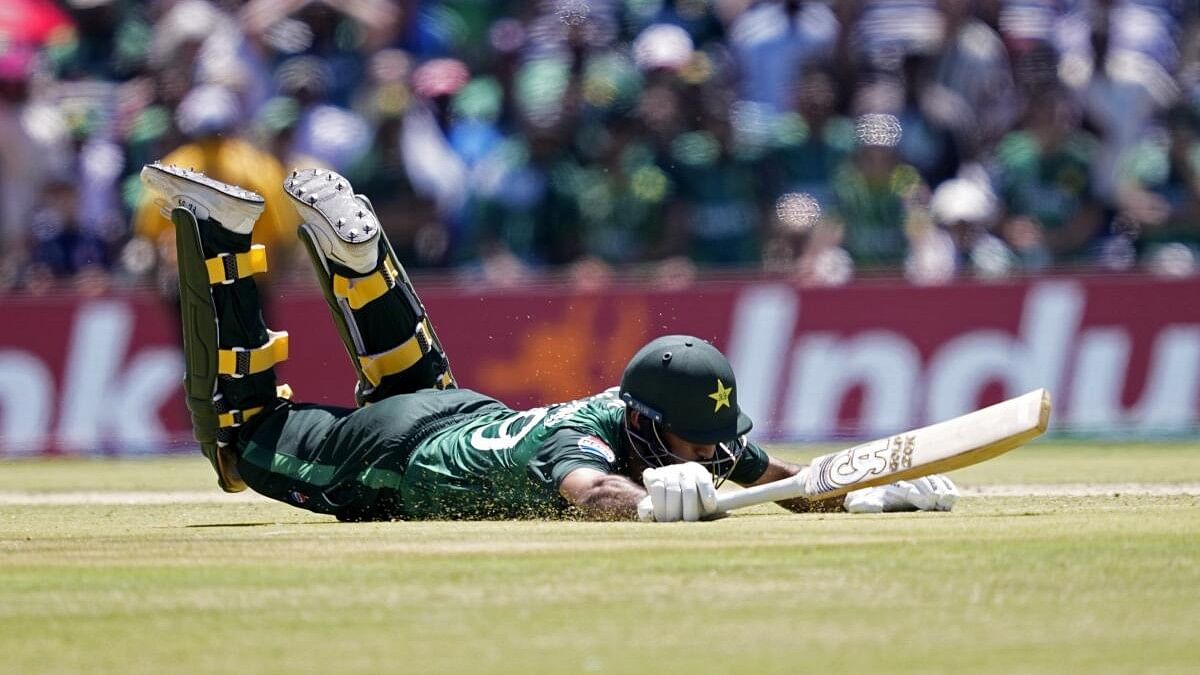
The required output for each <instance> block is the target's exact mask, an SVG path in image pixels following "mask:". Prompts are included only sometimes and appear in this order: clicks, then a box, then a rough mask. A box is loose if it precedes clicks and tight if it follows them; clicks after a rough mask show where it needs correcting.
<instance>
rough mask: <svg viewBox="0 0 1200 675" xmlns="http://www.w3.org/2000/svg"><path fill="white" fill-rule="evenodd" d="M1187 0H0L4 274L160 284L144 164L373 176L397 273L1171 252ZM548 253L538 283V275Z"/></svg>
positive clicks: (1179, 171) (961, 264)
mask: <svg viewBox="0 0 1200 675" xmlns="http://www.w3.org/2000/svg"><path fill="white" fill-rule="evenodd" d="M1197 5H1198V3H1194V2H1184V1H1182V0H1178V1H1172V0H1159V1H1154V0H837V1H833V0H828V1H824V2H821V1H807V2H806V1H800V0H788V1H782V2H780V1H759V2H753V1H750V0H590V1H589V0H540V1H539V0H529V1H527V2H512V1H507V2H506V1H499V0H497V1H488V0H440V1H419V0H344V1H339V2H334V1H332V0H328V1H325V2H318V1H312V0H250V1H249V2H235V1H231V0H150V1H144V2H133V1H131V0H60V1H59V2H52V1H51V0H0V149H2V152H0V199H2V201H0V235H2V239H0V289H11V288H23V289H28V290H30V291H34V292H37V291H44V290H46V289H49V288H59V287H63V286H69V285H73V286H75V287H77V288H78V289H80V290H82V291H85V292H86V291H96V290H102V289H104V288H106V287H108V286H109V285H112V284H114V283H116V284H122V285H124V284H135V283H144V282H146V281H152V280H153V281H157V282H158V283H160V284H162V285H163V286H164V287H169V286H170V284H171V283H172V279H171V270H172V269H173V267H174V263H173V251H174V244H173V241H172V229H171V227H170V224H169V222H168V221H167V220H166V219H165V218H164V216H163V211H164V206H165V205H164V204H161V203H156V202H155V201H153V200H152V199H151V198H150V197H149V196H148V195H146V194H144V193H143V190H142V188H141V185H140V183H139V181H138V172H139V170H140V168H141V166H142V165H143V164H144V163H146V162H150V161H154V160H158V159H163V158H165V161H168V162H171V163H176V164H180V165H183V166H189V167H192V168H195V169H199V170H203V171H206V172H208V173H209V174H210V175H212V176H214V177H216V178H218V179H221V180H225V181H230V182H235V183H238V184H241V185H244V186H246V187H249V188H251V189H255V190H257V191H259V192H261V193H262V194H264V196H266V197H267V201H268V204H269V208H268V210H267V212H266V213H265V215H264V217H263V219H262V221H261V223H260V225H259V227H258V228H257V229H256V232H255V237H256V238H257V239H258V240H259V241H260V242H264V243H269V244H270V248H271V259H272V267H273V272H274V274H276V275H280V274H284V275H286V274H288V273H289V271H296V270H300V268H302V267H305V265H301V264H299V263H298V255H300V256H302V255H303V254H302V252H301V253H299V254H298V253H297V249H298V247H297V246H296V245H295V234H294V232H295V226H296V224H297V219H298V216H297V214H296V213H295V211H294V210H293V209H292V208H291V206H290V205H289V204H288V203H287V199H286V198H285V197H284V195H283V194H282V193H281V190H280V183H281V180H282V177H283V176H284V175H286V172H287V171H289V170H291V169H292V168H293V167H300V166H313V165H319V166H324V167H328V168H332V169H334V170H336V171H338V172H341V173H343V174H345V175H346V176H347V177H349V178H350V179H351V181H352V182H353V183H354V185H355V187H356V188H357V189H358V190H359V191H361V192H365V193H367V194H368V195H369V196H370V198H371V200H372V202H373V204H374V207H375V209H376V210H377V211H378V213H379V216H380V219H381V221H382V222H383V224H384V226H385V229H386V231H387V234H388V236H389V238H390V241H391V242H392V244H393V246H394V247H395V249H396V251H397V253H398V255H399V256H400V258H401V260H402V262H404V263H405V264H406V265H407V266H408V267H409V268H410V269H411V270H413V271H415V272H420V271H422V270H441V271H442V272H443V273H450V274H453V275H456V276H461V277H466V278H472V279H479V280H483V281H486V282H488V283H495V284H506V283H514V282H520V281H522V280H525V279H530V278H537V277H541V276H544V275H546V274H556V275H564V276H565V278H568V279H570V280H571V281H573V282H574V283H578V284H594V283H602V282H603V281H604V280H606V279H608V278H611V277H612V276H613V275H615V274H621V275H624V274H643V275H646V276H649V277H651V278H655V279H659V280H661V281H662V282H663V283H686V282H687V281H688V280H690V279H692V278H695V277H697V276H700V275H704V274H708V273H711V272H712V271H716V270H727V269H733V270H762V271H766V272H768V273H771V274H783V275H787V276H789V277H791V278H795V279H796V280H798V281H800V282H801V283H807V284H839V283H845V282H846V281H848V280H850V279H852V278H854V277H855V276H863V275H871V274H876V273H889V274H897V273H903V274H904V275H905V276H906V277H907V278H908V279H909V280H911V281H912V282H914V283H941V282H944V281H946V280H949V279H953V278H955V277H979V278H1001V277H1006V276H1010V275H1018V274H1030V273H1038V272H1043V271H1053V270H1057V269H1062V268H1070V269H1087V270H1092V271H1097V270H1103V271H1124V270H1134V269H1144V270H1149V271H1152V272H1154V273H1157V274H1163V275H1168V276H1183V275H1188V274H1192V273H1193V272H1194V271H1195V270H1196V268H1197V261H1198V260H1200V258H1198V257H1197V256H1198V254H1200V7H1198V6H1197ZM556 278H557V277H556Z"/></svg>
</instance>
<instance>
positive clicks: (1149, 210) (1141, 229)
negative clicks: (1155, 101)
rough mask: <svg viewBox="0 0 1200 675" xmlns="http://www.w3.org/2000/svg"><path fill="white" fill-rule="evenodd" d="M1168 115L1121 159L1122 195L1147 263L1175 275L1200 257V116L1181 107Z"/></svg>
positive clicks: (1122, 208)
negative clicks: (1198, 255) (1199, 135)
mask: <svg viewBox="0 0 1200 675" xmlns="http://www.w3.org/2000/svg"><path fill="white" fill-rule="evenodd" d="M1164 117H1165V118H1166V120H1165V122H1166V124H1165V125H1164V126H1165V128H1163V129H1161V130H1159V131H1158V132H1157V133H1154V134H1152V135H1150V136H1149V137H1147V138H1146V139H1145V140H1143V141H1142V142H1141V143H1139V144H1138V145H1136V146H1134V147H1133V148H1131V149H1130V150H1129V151H1128V152H1127V153H1126V155H1125V157H1124V158H1123V159H1122V162H1121V165H1120V167H1119V171H1120V173H1119V176H1120V178H1119V183H1118V185H1119V187H1118V190H1117V197H1118V206H1119V212H1120V216H1119V218H1120V219H1121V221H1122V222H1124V223H1128V224H1129V226H1130V228H1129V230H1128V231H1127V232H1126V233H1127V234H1128V235H1129V236H1131V237H1132V238H1133V240H1134V243H1135V245H1136V247H1137V250H1138V252H1139V253H1140V255H1141V257H1142V259H1143V260H1144V261H1146V262H1147V263H1148V264H1149V265H1150V266H1151V267H1152V268H1153V269H1156V270H1160V271H1166V272H1168V273H1170V272H1171V271H1172V266H1174V269H1175V270H1180V269H1184V270H1189V269H1194V268H1195V265H1196V261H1197V260H1198V258H1197V254H1200V137H1198V136H1197V134H1198V132H1200V114H1197V112H1196V110H1195V109H1194V108H1192V107H1190V106H1185V105H1179V106H1176V107H1175V108H1173V109H1172V110H1171V111H1170V113H1169V114H1167V115H1164Z"/></svg>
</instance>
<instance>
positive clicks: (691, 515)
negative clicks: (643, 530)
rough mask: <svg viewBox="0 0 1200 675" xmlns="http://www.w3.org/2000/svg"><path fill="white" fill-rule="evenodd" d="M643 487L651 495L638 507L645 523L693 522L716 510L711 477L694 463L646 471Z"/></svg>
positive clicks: (714, 489) (643, 475)
mask: <svg viewBox="0 0 1200 675" xmlns="http://www.w3.org/2000/svg"><path fill="white" fill-rule="evenodd" d="M642 484H643V485H645V487H646V492H648V493H649V494H648V495H647V496H646V497H644V498H643V499H642V501H641V502H640V503H638V520H641V521H642V522H651V521H655V522H659V523H671V522H675V521H678V520H683V521H687V522H694V521H697V520H700V519H701V518H703V517H704V516H708V515H711V514H712V513H713V512H715V511H716V510H717V488H716V486H714V485H713V479H712V474H711V473H709V471H708V469H705V468H704V467H703V466H700V465H699V464H697V463H695V462H687V463H685V464H671V465H669V466H661V467H658V468H655V469H646V471H645V472H644V473H643V474H642Z"/></svg>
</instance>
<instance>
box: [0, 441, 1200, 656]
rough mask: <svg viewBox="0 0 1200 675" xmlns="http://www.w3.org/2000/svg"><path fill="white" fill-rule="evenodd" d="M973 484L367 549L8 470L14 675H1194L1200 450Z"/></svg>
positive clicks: (448, 529) (97, 476)
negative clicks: (846, 507)
mask: <svg viewBox="0 0 1200 675" xmlns="http://www.w3.org/2000/svg"><path fill="white" fill-rule="evenodd" d="M822 450H825V448H822ZM781 454H785V455H786V454H789V453H788V452H787V451H781ZM802 454H814V453H802ZM792 456H793V457H799V456H801V454H793V455H792ZM954 478H955V479H957V480H958V482H959V483H960V485H961V486H963V488H964V492H965V493H966V496H964V498H963V499H962V501H960V503H959V505H958V507H957V508H955V510H954V511H953V512H952V513H948V514H889V515H881V516H850V515H846V514H837V515H826V516H800V515H793V514H788V513H786V512H784V511H782V510H780V509H778V508H776V507H774V506H763V507H758V508H755V509H752V510H750V511H747V512H741V513H738V514H737V515H735V516H734V517H731V518H727V519H725V520H721V521H717V522H713V523H698V524H678V525H643V524H637V523H617V524H612V523H572V522H567V523H555V522H515V523H497V522H493V523H458V522H430V523H375V524H353V525H350V524H339V523H336V522H333V521H332V520H331V519H328V518H324V517H318V516H313V515H310V514H308V513H305V512H302V511H297V510H294V509H291V508H289V507H286V506H283V505H280V504H275V503H271V502H267V501H264V500H259V499H255V498H246V497H233V498H226V497H225V496H224V495H222V494H221V493H220V492H218V491H217V490H216V488H215V487H210V486H211V484H212V477H211V475H210V472H209V469H208V468H207V462H206V461H205V460H203V459H202V458H200V457H199V456H198V455H197V456H196V457H195V458H176V459H169V460H143V461H90V462H89V461H54V462H8V463H0V654H2V655H3V656H2V658H0V673H23V674H25V673H28V674H35V673H67V672H88V673H123V674H125V673H128V674H133V673H163V672H170V673H190V672H197V673H198V672H216V671H218V670H234V669H236V670H240V671H243V672H253V673H329V672H340V673H382V672H389V673H390V672H409V673H434V672H473V673H491V672H512V673H517V672H524V673H529V672H585V673H586V672H628V673H633V672H638V673H640V672H664V673H674V672H679V673H684V672H688V673H697V672H704V673H708V672H739V673H740V672H746V673H749V672H755V673H758V672H779V673H829V672H856V671H857V672H886V673H889V675H890V674H892V673H909V672H911V673H922V674H928V673H940V672H948V673H959V672H962V673H967V672H969V673H972V675H976V674H978V673H1005V674H1008V673H1016V672H1019V673H1067V672H1087V673H1132V672H1154V673H1192V672H1195V670H1194V669H1195V664H1196V663H1200V643H1198V641H1197V640H1196V636H1197V635H1200V447H1198V446H1195V445H1182V444H1161V445H1137V446H1133V445H1102V446H1092V445H1086V444H1078V443H1076V444H1069V445H1056V444H1049V443H1036V444H1034V445H1033V446H1031V447H1028V448H1023V449H1020V450H1017V451H1015V452H1013V453H1011V454H1009V455H1006V456H1004V457H1001V458H999V459H996V460H992V461H990V462H987V463H985V464H983V465H980V466H977V467H973V468H970V469H966V470H963V471H960V472H957V473H956V474H954Z"/></svg>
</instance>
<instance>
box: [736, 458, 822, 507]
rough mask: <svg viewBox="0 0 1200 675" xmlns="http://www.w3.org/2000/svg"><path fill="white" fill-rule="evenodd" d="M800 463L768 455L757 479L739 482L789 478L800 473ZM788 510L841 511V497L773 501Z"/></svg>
mask: <svg viewBox="0 0 1200 675" xmlns="http://www.w3.org/2000/svg"><path fill="white" fill-rule="evenodd" d="M800 469H801V467H800V465H798V464H792V463H791V462H785V461H783V460H781V459H778V458H776V457H769V458H768V461H767V470H766V471H764V472H763V474H762V475H761V476H759V477H758V480H755V481H754V482H752V483H739V485H741V486H742V487H751V486H754V485H762V484H764V483H773V482H775V481H777V480H783V479H784V478H790V477H792V476H795V475H796V474H798V473H800ZM775 503H776V504H778V505H780V506H782V507H783V508H785V509H787V510H789V511H795V512H796V513H831V512H834V511H842V510H843V509H842V498H841V497H834V498H832V499H825V500H811V499H805V498H804V497H796V498H795V499H786V500H783V501H779V502H775Z"/></svg>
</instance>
